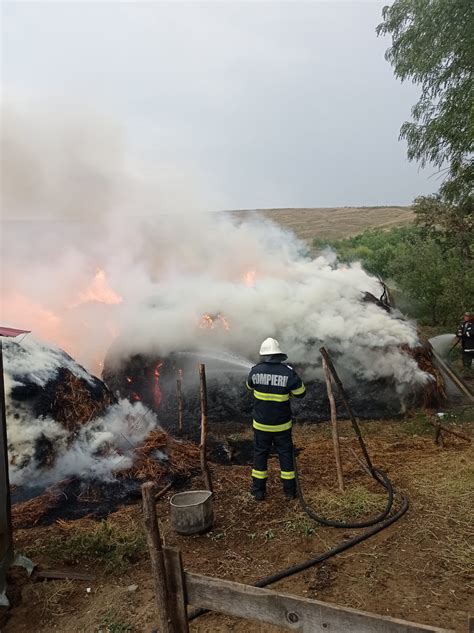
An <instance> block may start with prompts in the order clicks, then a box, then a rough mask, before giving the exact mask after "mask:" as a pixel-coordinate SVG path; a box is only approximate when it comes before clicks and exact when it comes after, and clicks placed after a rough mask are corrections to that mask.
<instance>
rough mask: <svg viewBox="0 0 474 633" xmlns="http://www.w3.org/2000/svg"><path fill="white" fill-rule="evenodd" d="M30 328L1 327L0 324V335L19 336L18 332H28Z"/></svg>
mask: <svg viewBox="0 0 474 633" xmlns="http://www.w3.org/2000/svg"><path fill="white" fill-rule="evenodd" d="M30 332H31V330H17V329H16V328H14V327H3V326H1V325H0V336H19V335H20V334H29V333H30Z"/></svg>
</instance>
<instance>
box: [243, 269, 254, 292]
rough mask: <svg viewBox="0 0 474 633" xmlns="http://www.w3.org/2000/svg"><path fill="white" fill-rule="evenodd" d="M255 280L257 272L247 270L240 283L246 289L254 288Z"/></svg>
mask: <svg viewBox="0 0 474 633" xmlns="http://www.w3.org/2000/svg"><path fill="white" fill-rule="evenodd" d="M256 279H257V271H256V270H248V271H247V272H246V273H245V275H244V276H243V279H242V281H243V282H244V285H245V286H247V288H255V282H256Z"/></svg>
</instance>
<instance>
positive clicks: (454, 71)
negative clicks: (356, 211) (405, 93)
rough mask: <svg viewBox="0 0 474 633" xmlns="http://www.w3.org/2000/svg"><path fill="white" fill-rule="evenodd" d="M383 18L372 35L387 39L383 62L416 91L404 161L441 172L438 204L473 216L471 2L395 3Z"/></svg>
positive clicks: (473, 12)
mask: <svg viewBox="0 0 474 633" xmlns="http://www.w3.org/2000/svg"><path fill="white" fill-rule="evenodd" d="M382 17H383V22H382V23H381V24H379V26H378V27H377V33H378V34H379V35H387V34H388V35H391V36H392V46H391V47H390V48H389V49H388V50H387V52H386V59H387V60H388V61H389V62H390V63H391V64H392V66H393V68H394V72H395V75H396V77H398V78H399V79H401V80H402V81H405V80H407V79H411V80H412V81H413V82H414V83H415V84H418V85H419V86H420V87H421V97H420V99H419V101H418V103H417V104H416V105H415V106H414V107H413V109H412V116H413V121H409V122H405V123H404V124H403V126H402V128H401V132H400V136H401V138H404V139H406V141H407V143H408V157H409V158H410V160H418V161H420V162H421V164H422V165H423V166H424V165H426V164H427V163H432V164H434V165H435V166H437V167H439V168H440V169H443V168H444V169H446V172H447V177H446V179H445V181H444V183H443V185H442V187H441V194H442V196H443V198H444V199H445V200H446V201H447V202H448V203H450V204H459V203H461V205H462V210H463V211H464V212H470V213H471V214H472V203H473V199H472V195H473V183H474V161H473V150H474V2H473V1H472V0H395V2H394V3H393V4H392V5H390V6H386V7H384V9H383V13H382ZM439 212H440V209H438V213H439Z"/></svg>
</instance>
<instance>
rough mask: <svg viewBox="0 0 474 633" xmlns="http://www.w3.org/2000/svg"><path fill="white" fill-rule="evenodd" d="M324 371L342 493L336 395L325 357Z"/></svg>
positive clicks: (342, 482)
mask: <svg viewBox="0 0 474 633" xmlns="http://www.w3.org/2000/svg"><path fill="white" fill-rule="evenodd" d="M323 370H324V377H325V379H326V390H327V392H328V399H329V408H330V410H331V431H332V443H333V446H334V458H335V460H336V473H337V482H338V484H339V490H340V491H341V492H344V475H343V474H342V463H341V447H340V445H339V432H338V430H337V413H336V402H335V400H334V393H333V391H332V384H331V374H330V372H329V367H328V364H327V362H326V359H325V358H324V357H323Z"/></svg>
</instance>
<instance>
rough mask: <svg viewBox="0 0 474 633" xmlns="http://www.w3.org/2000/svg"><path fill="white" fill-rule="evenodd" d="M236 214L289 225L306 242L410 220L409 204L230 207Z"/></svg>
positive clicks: (399, 223)
mask: <svg viewBox="0 0 474 633" xmlns="http://www.w3.org/2000/svg"><path fill="white" fill-rule="evenodd" d="M231 214H232V215H234V216H236V217H241V218H246V217H252V216H255V215H260V216H264V217H267V218H269V219H270V220H274V221H275V222H277V223H278V224H281V226H284V227H286V228H289V229H291V230H292V231H293V232H294V233H296V235H297V236H298V237H299V238H301V239H303V240H306V241H308V242H310V243H311V241H312V240H313V239H314V238H315V237H320V238H328V239H338V238H343V237H350V236H351V235H357V233H361V232H362V231H364V230H365V229H368V228H387V229H388V228H391V227H394V226H403V225H406V224H410V223H411V222H413V220H414V218H415V214H414V213H413V211H412V209H411V208H410V207H334V208H321V209H255V210H252V211H231Z"/></svg>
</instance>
